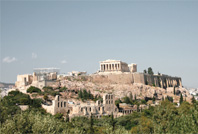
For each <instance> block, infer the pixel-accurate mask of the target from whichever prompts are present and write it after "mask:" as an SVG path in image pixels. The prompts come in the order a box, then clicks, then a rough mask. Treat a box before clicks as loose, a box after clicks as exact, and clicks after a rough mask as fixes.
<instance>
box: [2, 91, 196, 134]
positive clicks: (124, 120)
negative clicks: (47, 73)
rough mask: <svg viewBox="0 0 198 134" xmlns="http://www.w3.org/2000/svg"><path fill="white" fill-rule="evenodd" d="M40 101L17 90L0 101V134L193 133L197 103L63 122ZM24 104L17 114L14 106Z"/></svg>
mask: <svg viewBox="0 0 198 134" xmlns="http://www.w3.org/2000/svg"><path fill="white" fill-rule="evenodd" d="M41 103H42V101H41V100H34V99H31V98H30V97H29V95H25V94H23V93H21V92H18V91H12V92H11V93H9V96H7V97H4V98H3V99H1V101H0V115H1V116H0V122H1V123H0V133H2V134H3V133H5V134H11V133H46V134H49V133H65V134H87V133H88V134H89V133H90V134H92V133H93V134H128V133H134V134H136V133H144V134H146V133H156V134H158V133H197V132H198V103H197V102H194V103H193V104H189V103H188V102H185V101H184V102H183V103H182V104H181V106H180V107H178V108H177V107H175V105H174V104H173V103H172V102H170V101H169V100H167V99H165V100H164V101H162V103H161V105H159V106H156V107H150V108H149V109H146V110H143V111H142V112H141V113H138V112H134V113H132V114H130V115H126V116H122V117H119V118H116V119H115V118H113V116H104V117H102V118H101V119H96V118H93V117H91V118H90V119H88V118H86V117H75V118H73V119H72V120H71V121H68V119H66V120H64V119H63V116H62V114H58V115H55V116H52V115H50V114H48V113H46V112H45V111H44V109H42V108H41ZM20 104H27V105H29V109H28V110H26V111H21V110H20V108H19V107H18V106H17V105H20Z"/></svg>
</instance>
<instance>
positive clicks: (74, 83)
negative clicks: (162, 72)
mask: <svg viewBox="0 0 198 134" xmlns="http://www.w3.org/2000/svg"><path fill="white" fill-rule="evenodd" d="M60 83H61V87H67V88H68V89H70V90H81V89H86V90H90V91H91V92H92V94H94V95H101V96H102V94H103V93H108V92H110V93H113V94H115V96H116V98H122V97H125V96H129V95H130V94H131V93H132V95H133V97H134V96H136V98H137V99H144V98H145V97H149V98H152V97H153V95H154V94H157V98H158V99H162V97H164V98H165V97H166V96H171V97H173V98H178V97H179V96H176V95H174V91H173V90H174V89H173V87H172V88H171V87H170V88H167V89H163V88H159V87H153V86H149V85H143V84H137V83H135V84H116V83H110V82H109V83H108V82H105V83H101V82H99V83H98V82H91V81H88V80H82V79H78V78H72V79H71V78H70V79H64V80H61V81H60ZM176 91H179V92H181V93H182V94H183V96H184V97H185V99H186V100H187V101H189V102H190V99H191V97H192V96H191V95H190V94H189V92H188V90H186V89H185V88H179V87H177V88H176Z"/></svg>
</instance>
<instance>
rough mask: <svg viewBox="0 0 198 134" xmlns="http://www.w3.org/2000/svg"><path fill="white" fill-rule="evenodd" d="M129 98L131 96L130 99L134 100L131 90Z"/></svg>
mask: <svg viewBox="0 0 198 134" xmlns="http://www.w3.org/2000/svg"><path fill="white" fill-rule="evenodd" d="M129 98H130V101H133V95H132V93H131V92H130V95H129Z"/></svg>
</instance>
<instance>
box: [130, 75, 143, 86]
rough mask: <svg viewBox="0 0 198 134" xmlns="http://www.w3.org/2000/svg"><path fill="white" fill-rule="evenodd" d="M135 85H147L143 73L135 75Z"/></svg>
mask: <svg viewBox="0 0 198 134" xmlns="http://www.w3.org/2000/svg"><path fill="white" fill-rule="evenodd" d="M132 75H133V78H134V83H142V84H145V79H144V74H143V73H133V74H132Z"/></svg>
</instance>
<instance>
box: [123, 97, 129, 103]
mask: <svg viewBox="0 0 198 134" xmlns="http://www.w3.org/2000/svg"><path fill="white" fill-rule="evenodd" d="M123 99H124V101H123V102H124V103H126V104H131V101H130V99H129V97H128V96H126V97H124V98H123Z"/></svg>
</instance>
